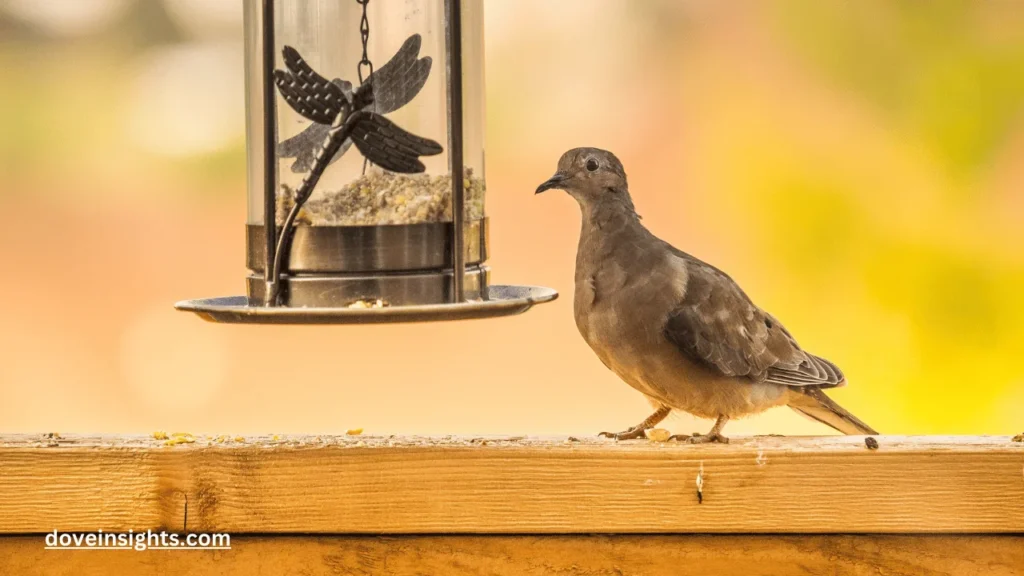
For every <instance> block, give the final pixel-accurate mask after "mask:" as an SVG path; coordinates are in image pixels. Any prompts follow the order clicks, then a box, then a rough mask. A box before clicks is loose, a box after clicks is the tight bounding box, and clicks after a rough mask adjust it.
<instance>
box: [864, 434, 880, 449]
mask: <svg viewBox="0 0 1024 576" xmlns="http://www.w3.org/2000/svg"><path fill="white" fill-rule="evenodd" d="M864 444H865V445H866V446H867V447H868V450H878V440H875V438H874V436H868V437H867V438H865V439H864Z"/></svg>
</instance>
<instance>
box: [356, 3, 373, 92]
mask: <svg viewBox="0 0 1024 576" xmlns="http://www.w3.org/2000/svg"><path fill="white" fill-rule="evenodd" d="M356 2H358V3H359V4H361V5H362V6H363V19H362V20H361V21H360V22H359V34H360V36H362V38H363V59H362V60H360V61H359V65H358V66H356V73H358V74H359V83H360V84H362V83H363V82H366V79H367V78H369V77H370V75H371V74H373V62H370V57H369V56H368V55H367V53H366V43H367V42H368V41H369V40H370V19H369V18H367V17H366V5H367V4H369V3H370V0H356ZM364 66H365V67H366V68H367V69H368V70H369V73H368V74H367V75H366V76H365V77H364V76H363V67H364Z"/></svg>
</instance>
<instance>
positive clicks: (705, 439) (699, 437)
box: [686, 434, 729, 444]
mask: <svg viewBox="0 0 1024 576" xmlns="http://www.w3.org/2000/svg"><path fill="white" fill-rule="evenodd" d="M686 441H687V442H689V443H690V444H709V443H711V442H718V443H719V444H728V443H729V439H728V438H726V437H725V436H722V435H721V434H694V435H693V436H690V437H689V438H688V439H687V440H686Z"/></svg>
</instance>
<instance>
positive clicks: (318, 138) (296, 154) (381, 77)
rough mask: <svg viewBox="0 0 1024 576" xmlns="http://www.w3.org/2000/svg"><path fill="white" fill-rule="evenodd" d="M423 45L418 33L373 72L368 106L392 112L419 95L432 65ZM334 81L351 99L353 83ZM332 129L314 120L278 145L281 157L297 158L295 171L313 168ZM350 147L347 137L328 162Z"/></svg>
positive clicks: (368, 108)
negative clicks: (423, 51)
mask: <svg viewBox="0 0 1024 576" xmlns="http://www.w3.org/2000/svg"><path fill="white" fill-rule="evenodd" d="M421 44H422V39H421V38H420V35H419V34H414V35H412V36H410V37H409V39H408V40H406V41H405V43H404V44H402V47H401V48H399V50H398V52H396V53H395V55H394V56H393V57H392V58H391V60H389V61H388V62H387V63H386V64H384V66H381V68H380V69H379V70H376V71H374V72H373V73H371V74H370V76H369V79H368V80H367V82H369V83H370V84H372V86H373V103H372V104H370V105H368V106H366V108H365V109H367V110H370V111H373V112H376V113H378V114H390V113H392V112H394V111H395V110H398V109H399V108H401V107H403V106H405V105H406V104H408V103H409V102H411V101H412V99H413V98H415V97H416V95H417V94H419V92H420V90H422V89H423V85H424V84H426V82H427V77H428V76H429V75H430V67H431V64H432V61H431V58H430V56H424V57H423V58H420V57H419V52H420V46H421ZM331 84H333V85H334V86H336V87H337V88H338V89H340V90H341V93H342V94H343V95H344V97H345V98H346V99H348V100H349V101H351V100H352V98H353V88H352V83H351V82H348V81H346V80H341V79H340V78H335V79H334V80H331ZM330 130H331V126H330V123H327V124H322V123H319V122H316V121H314V122H313V123H312V124H310V125H309V126H308V127H307V128H306V129H305V130H303V131H302V132H300V133H299V134H297V135H295V136H293V137H291V138H289V139H287V140H285V141H283V142H281V143H280V144H278V147H277V153H278V156H279V157H281V158H294V159H295V161H294V162H292V165H291V170H292V172H296V173H304V172H309V171H310V170H311V169H312V168H313V162H314V160H315V159H316V153H317V150H319V149H320V145H321V144H323V142H324V140H325V139H326V138H327V135H328V133H329V132H330ZM351 146H352V140H351V139H349V140H346V141H345V143H344V144H343V145H342V147H341V149H340V150H339V151H338V153H337V154H335V155H334V157H333V158H331V159H330V161H329V163H334V162H337V161H338V160H339V159H340V158H341V157H342V156H344V155H345V152H347V151H348V149H349V147H351Z"/></svg>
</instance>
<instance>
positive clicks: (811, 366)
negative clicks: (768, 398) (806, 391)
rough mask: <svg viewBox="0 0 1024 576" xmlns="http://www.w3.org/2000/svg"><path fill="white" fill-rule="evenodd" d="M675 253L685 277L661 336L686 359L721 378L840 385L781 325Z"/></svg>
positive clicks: (831, 369) (724, 281) (717, 273)
mask: <svg viewBox="0 0 1024 576" xmlns="http://www.w3.org/2000/svg"><path fill="white" fill-rule="evenodd" d="M675 252H676V253H677V256H679V257H680V258H682V259H683V260H685V262H686V270H687V272H688V279H687V283H686V294H685V296H684V297H683V300H682V302H680V303H679V304H678V306H677V307H676V309H675V310H674V311H673V313H672V314H671V315H670V316H669V319H668V323H667V324H666V326H665V336H666V337H667V338H668V340H669V341H671V342H672V343H673V344H675V345H676V347H677V348H679V350H680V351H681V352H682V353H683V354H685V355H686V356H687V357H688V358H690V359H692V360H695V361H697V362H699V363H700V364H703V365H704V366H707V367H709V368H711V369H712V370H715V371H717V372H719V373H720V374H722V375H724V376H735V377H747V378H750V379H752V380H754V381H758V382H770V383H773V384H782V385H785V386H813V387H819V388H830V387H834V386H841V385H843V384H844V383H845V379H844V377H843V373H842V372H841V371H840V370H839V368H838V367H836V366H835V364H832V363H831V362H829V361H828V360H825V359H824V358H819V357H817V356H814V355H812V354H808V353H807V352H804V351H803V350H801V349H800V346H799V345H798V344H797V343H796V340H794V339H793V337H792V336H791V335H790V334H789V332H788V331H787V330H786V329H785V328H784V327H783V326H782V324H779V322H778V321H777V320H775V319H774V318H772V316H771V315H769V314H768V313H766V312H764V311H763V310H761V309H760V308H758V307H757V306H755V305H754V304H753V303H752V302H751V301H750V299H749V298H748V297H747V295H746V294H745V293H744V292H743V290H741V289H740V287H739V286H737V285H736V283H735V282H734V281H733V280H732V278H730V277H729V276H728V275H726V274H725V273H724V272H722V271H721V270H718V269H717V268H715V267H713V266H711V265H710V264H706V263H704V262H701V261H700V260H698V259H696V258H694V257H692V256H690V255H688V254H685V253H682V252H678V251H675Z"/></svg>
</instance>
